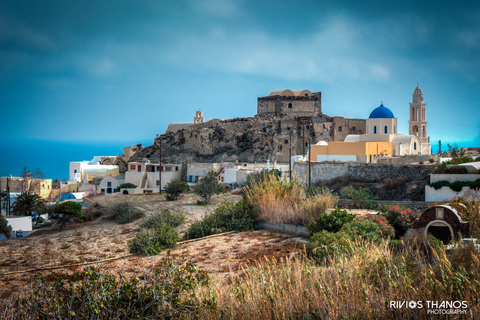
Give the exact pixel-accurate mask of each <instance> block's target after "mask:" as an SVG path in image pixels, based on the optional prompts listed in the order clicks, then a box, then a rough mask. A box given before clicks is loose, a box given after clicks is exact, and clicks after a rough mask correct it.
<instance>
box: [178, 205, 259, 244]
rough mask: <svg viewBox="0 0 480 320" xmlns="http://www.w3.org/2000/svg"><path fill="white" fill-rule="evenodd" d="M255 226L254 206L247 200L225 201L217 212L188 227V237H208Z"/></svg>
mask: <svg viewBox="0 0 480 320" xmlns="http://www.w3.org/2000/svg"><path fill="white" fill-rule="evenodd" d="M254 227H255V214H254V211H253V206H252V205H250V204H248V203H246V202H245V201H239V202H237V203H231V202H228V201H223V202H222V203H221V204H220V206H219V207H218V208H217V209H215V212H213V213H210V214H207V215H206V216H205V217H204V218H203V220H201V221H197V222H194V223H192V224H191V225H190V227H189V228H188V231H187V234H186V237H187V239H195V238H201V237H206V236H209V235H212V234H217V233H222V232H227V231H233V230H236V231H242V230H251V229H253V228H254Z"/></svg>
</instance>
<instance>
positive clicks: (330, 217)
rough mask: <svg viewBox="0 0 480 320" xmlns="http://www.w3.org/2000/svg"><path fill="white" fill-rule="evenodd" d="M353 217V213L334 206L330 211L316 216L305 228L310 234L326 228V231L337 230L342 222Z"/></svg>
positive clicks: (348, 220) (346, 221) (341, 225)
mask: <svg viewBox="0 0 480 320" xmlns="http://www.w3.org/2000/svg"><path fill="white" fill-rule="evenodd" d="M353 219H355V215H354V214H352V213H348V212H347V211H345V210H340V209H338V208H336V209H335V210H333V211H332V212H331V213H322V214H321V215H320V216H318V218H317V219H316V220H314V221H312V222H311V223H310V224H309V225H308V226H307V230H308V231H309V232H310V234H311V235H313V234H315V233H317V232H320V231H323V230H326V231H328V232H338V231H340V229H341V228H342V227H343V225H344V224H346V223H348V222H350V221H352V220H353Z"/></svg>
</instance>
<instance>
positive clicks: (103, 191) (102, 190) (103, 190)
mask: <svg viewBox="0 0 480 320" xmlns="http://www.w3.org/2000/svg"><path fill="white" fill-rule="evenodd" d="M100 192H102V193H105V189H101V190H100ZM68 199H70V197H68Z"/></svg>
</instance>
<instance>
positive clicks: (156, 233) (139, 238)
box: [128, 223, 180, 256]
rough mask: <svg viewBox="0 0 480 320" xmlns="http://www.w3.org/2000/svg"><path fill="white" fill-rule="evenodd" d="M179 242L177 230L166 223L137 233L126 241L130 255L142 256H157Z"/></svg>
mask: <svg viewBox="0 0 480 320" xmlns="http://www.w3.org/2000/svg"><path fill="white" fill-rule="evenodd" d="M178 241H180V237H179V236H178V232H177V230H176V229H175V228H174V227H172V226H171V225H169V224H167V223H162V224H160V225H158V226H156V227H155V228H148V229H143V230H141V231H139V232H138V233H137V234H136V236H135V238H133V239H132V240H130V241H128V248H129V249H130V253H133V254H141V255H144V256H153V255H157V254H159V253H160V252H162V251H163V249H165V248H173V247H175V246H176V245H177V242H178Z"/></svg>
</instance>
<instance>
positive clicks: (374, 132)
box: [373, 126, 377, 134]
mask: <svg viewBox="0 0 480 320" xmlns="http://www.w3.org/2000/svg"><path fill="white" fill-rule="evenodd" d="M373 134H377V126H373Z"/></svg>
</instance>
